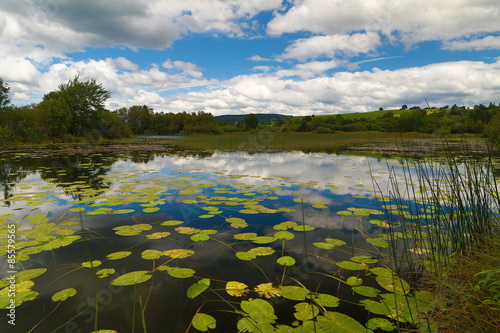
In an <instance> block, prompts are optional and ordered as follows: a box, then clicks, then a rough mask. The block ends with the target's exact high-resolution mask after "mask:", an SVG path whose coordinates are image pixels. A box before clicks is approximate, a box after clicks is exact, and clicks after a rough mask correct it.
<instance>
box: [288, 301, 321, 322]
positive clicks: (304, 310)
mask: <svg viewBox="0 0 500 333" xmlns="http://www.w3.org/2000/svg"><path fill="white" fill-rule="evenodd" d="M294 307H295V312H294V314H293V315H294V316H295V318H297V320H301V321H305V320H310V319H313V318H314V317H316V316H317V315H318V314H319V308H318V307H317V306H316V305H314V304H310V303H307V302H301V303H297V304H295V306H294Z"/></svg>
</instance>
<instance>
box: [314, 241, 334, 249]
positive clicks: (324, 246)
mask: <svg viewBox="0 0 500 333" xmlns="http://www.w3.org/2000/svg"><path fill="white" fill-rule="evenodd" d="M313 245H314V246H316V247H319V248H320V249H325V250H331V249H333V248H334V247H335V245H333V244H330V243H323V242H314V243H313Z"/></svg>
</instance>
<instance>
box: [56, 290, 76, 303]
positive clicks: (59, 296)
mask: <svg viewBox="0 0 500 333" xmlns="http://www.w3.org/2000/svg"><path fill="white" fill-rule="evenodd" d="M75 295H76V289H75V288H67V289H63V290H61V291H58V292H57V293H55V294H54V295H52V300H53V301H54V302H58V301H60V302H62V301H65V300H67V299H68V298H70V297H73V296H75Z"/></svg>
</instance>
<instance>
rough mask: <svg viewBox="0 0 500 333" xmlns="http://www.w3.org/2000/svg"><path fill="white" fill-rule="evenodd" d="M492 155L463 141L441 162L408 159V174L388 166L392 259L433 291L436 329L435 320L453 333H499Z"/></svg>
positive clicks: (499, 239) (431, 317)
mask: <svg viewBox="0 0 500 333" xmlns="http://www.w3.org/2000/svg"><path fill="white" fill-rule="evenodd" d="M445 146H446V142H445ZM492 156H493V151H492V150H490V151H488V152H487V153H486V154H485V155H481V154H477V153H475V152H474V151H473V150H472V149H471V147H470V146H468V145H467V144H466V143H465V142H464V143H463V144H462V145H461V147H460V149H458V150H457V149H452V148H451V147H450V146H448V149H447V150H446V154H445V155H444V156H441V157H440V158H439V159H438V160H436V158H433V159H431V158H422V159H419V160H413V161H411V162H410V161H402V162H401V163H402V171H401V172H400V173H402V174H398V173H397V171H396V168H395V167H394V166H388V167H389V188H388V189H387V190H388V193H389V197H390V198H391V205H390V206H386V207H390V209H389V208H387V218H388V219H389V225H390V230H389V232H388V238H389V239H388V240H389V243H390V255H389V259H390V264H391V266H392V268H393V269H394V270H395V271H397V272H399V274H400V275H402V276H405V277H406V278H407V279H408V281H409V282H411V283H412V285H413V287H414V288H415V289H417V290H418V289H420V290H422V289H428V290H430V291H432V292H433V294H434V296H435V304H436V308H435V312H433V313H429V314H428V316H427V319H428V322H429V325H428V329H429V331H432V329H431V327H432V326H433V325H431V321H434V322H437V323H438V324H437V326H439V327H440V328H443V329H444V331H448V332H500V327H499V325H500V323H499V319H498V318H500V269H499V267H500V266H498V264H499V263H500V259H499V257H498V255H499V254H500V252H499V251H500V250H499V247H500V234H499V231H500V218H499V211H500V196H499V190H498V183H497V181H496V180H495V176H494V165H493V159H492ZM379 190H380V191H382V189H380V188H379ZM472 263H475V264H474V265H472ZM482 298H483V299H482ZM484 299H488V300H489V302H486V303H485V302H484ZM450 302H451V303H450ZM438 305H439V306H438Z"/></svg>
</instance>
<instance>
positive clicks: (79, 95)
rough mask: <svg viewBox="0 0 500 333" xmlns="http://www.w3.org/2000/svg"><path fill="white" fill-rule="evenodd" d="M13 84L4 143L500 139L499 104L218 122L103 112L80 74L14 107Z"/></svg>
mask: <svg viewBox="0 0 500 333" xmlns="http://www.w3.org/2000/svg"><path fill="white" fill-rule="evenodd" d="M9 89H10V88H9V86H8V85H7V84H6V83H4V82H3V80H2V79H1V78H0V143H12V142H42V141H74V140H79V138H82V137H84V138H87V139H98V138H108V139H115V138H122V137H130V136H131V135H179V134H182V135H186V134H193V133H211V134H220V133H224V132H238V131H271V132H313V133H322V134H328V133H335V132H336V131H347V132H354V131H378V132H419V133H431V134H452V133H473V134H483V135H488V136H490V137H493V138H495V139H499V138H500V107H499V106H497V105H496V104H495V103H490V104H489V105H488V106H486V105H483V104H479V105H475V106H474V107H473V108H466V107H464V106H461V107H459V106H457V105H453V106H451V107H449V106H444V107H441V108H438V109H431V108H424V109H422V108H420V107H418V106H414V107H412V108H410V109H407V108H408V107H407V106H406V105H403V106H402V107H401V110H407V111H405V112H404V113H401V114H395V113H394V112H393V111H386V112H381V113H380V116H378V117H375V118H373V117H372V118H368V117H364V116H363V115H362V114H360V116H359V117H358V118H355V119H352V117H346V116H343V115H340V114H339V115H330V116H314V115H311V116H305V117H286V118H280V119H276V120H265V121H259V119H258V117H257V116H256V115H255V114H250V115H247V116H246V117H245V118H244V120H243V121H234V122H228V121H217V120H216V118H215V117H214V116H213V115H212V114H210V113H207V112H203V111H200V112H191V113H188V112H181V113H172V112H155V111H154V110H153V109H152V108H150V107H148V106H146V105H134V106H130V107H126V108H120V109H117V110H114V111H111V110H108V109H106V108H105V102H106V101H107V100H108V99H109V98H110V97H111V93H110V91H109V90H107V89H105V88H103V86H102V85H101V84H99V83H97V82H96V81H95V80H89V81H81V80H80V78H79V77H78V76H76V77H75V78H73V79H72V80H69V81H68V82H66V83H62V84H60V85H59V87H58V89H57V90H55V91H52V92H50V93H48V94H46V95H44V96H43V99H42V101H41V102H40V103H35V104H31V105H27V106H14V105H12V104H10V98H9V91H10V90H9Z"/></svg>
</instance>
